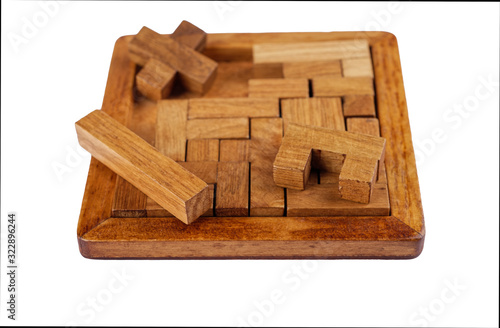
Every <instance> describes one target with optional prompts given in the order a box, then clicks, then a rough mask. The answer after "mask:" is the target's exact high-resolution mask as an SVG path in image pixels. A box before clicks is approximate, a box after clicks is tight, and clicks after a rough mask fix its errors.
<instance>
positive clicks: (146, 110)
mask: <svg viewBox="0 0 500 328" xmlns="http://www.w3.org/2000/svg"><path fill="white" fill-rule="evenodd" d="M155 125H156V103H154V102H151V101H147V100H145V101H142V102H140V103H137V104H135V106H134V108H133V110H132V117H131V119H130V120H129V122H128V128H129V129H130V130H131V131H132V132H134V133H136V134H137V135H138V136H139V137H141V138H142V139H144V141H146V142H147V143H149V144H150V145H154V143H155V128H154V126H155ZM151 127H153V128H151ZM116 178H117V180H116V188H115V197H114V200H113V209H112V215H113V216H116V217H144V216H146V200H147V198H148V197H147V196H146V195H145V194H144V193H143V192H142V191H140V190H139V189H137V188H136V187H134V186H133V185H132V184H130V183H129V182H128V181H127V180H125V179H123V178H122V177H120V176H117V177H116Z"/></svg>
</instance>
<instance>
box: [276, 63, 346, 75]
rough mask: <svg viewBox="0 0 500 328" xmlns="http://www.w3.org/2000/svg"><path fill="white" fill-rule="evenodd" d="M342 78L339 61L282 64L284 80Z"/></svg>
mask: <svg viewBox="0 0 500 328" xmlns="http://www.w3.org/2000/svg"><path fill="white" fill-rule="evenodd" d="M319 76H323V77H335V76H339V77H340V76H342V66H341V64H340V60H331V61H311V62H291V63H283V77H284V78H286V79H297V78H299V79H300V78H305V79H312V78H315V77H319Z"/></svg>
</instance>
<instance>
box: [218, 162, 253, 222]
mask: <svg viewBox="0 0 500 328" xmlns="http://www.w3.org/2000/svg"><path fill="white" fill-rule="evenodd" d="M248 166H249V164H248V162H219V166H218V170H217V189H216V196H215V215H216V216H248V192H249V168H248Z"/></svg>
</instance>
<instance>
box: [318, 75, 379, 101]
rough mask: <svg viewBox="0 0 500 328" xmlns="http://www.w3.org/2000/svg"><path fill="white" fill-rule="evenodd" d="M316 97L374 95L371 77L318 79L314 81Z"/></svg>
mask: <svg viewBox="0 0 500 328" xmlns="http://www.w3.org/2000/svg"><path fill="white" fill-rule="evenodd" d="M312 89H313V95H314V96H315V97H338V96H346V95H374V91H373V79H372V78H370V77H317V78H314V79H312Z"/></svg>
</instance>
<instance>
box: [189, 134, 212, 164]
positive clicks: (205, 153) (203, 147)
mask: <svg viewBox="0 0 500 328" xmlns="http://www.w3.org/2000/svg"><path fill="white" fill-rule="evenodd" d="M218 160H219V140H218V139H191V140H189V141H188V143H187V154H186V161H188V162H211V161H214V162H217V161H218Z"/></svg>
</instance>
